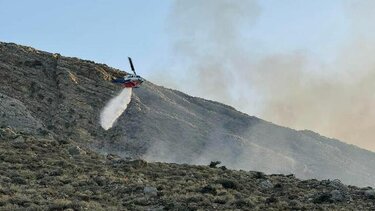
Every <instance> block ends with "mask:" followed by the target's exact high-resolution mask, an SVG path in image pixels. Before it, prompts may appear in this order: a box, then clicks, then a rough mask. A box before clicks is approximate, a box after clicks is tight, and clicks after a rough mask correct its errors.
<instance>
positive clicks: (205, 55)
mask: <svg viewBox="0 0 375 211" xmlns="http://www.w3.org/2000/svg"><path fill="white" fill-rule="evenodd" d="M373 2H375V1H371V0H367V1H366V0H362V1H360V0H329V1H328V0H282V1H281V0H236V1H230V0H189V1H188V0H173V1H172V0H163V1H162V0H159V1H156V0H137V1H134V0H121V1H120V0H116V1H115V0H106V1H104V0H101V1H100V0H80V1H74V0H65V1H47V0H34V1H21V0H8V1H5V0H0V40H1V41H5V42H15V43H18V44H23V45H29V46H32V47H35V48H38V49H42V50H45V51H49V52H57V53H61V54H62V55H66V56H74V57H80V58H83V59H90V60H94V61H96V62H100V63H106V64H108V65H110V66H113V67H117V68H120V69H124V70H128V69H129V68H128V63H127V60H126V57H127V56H132V57H133V60H134V62H135V66H136V69H137V72H138V73H139V74H141V75H143V76H144V77H145V78H146V79H149V80H151V81H153V82H155V83H157V84H160V85H165V86H167V87H172V88H176V89H179V90H182V91H184V92H187V93H189V94H192V95H195V96H200V97H204V98H209V99H213V100H218V101H220V102H223V103H226V104H229V105H232V106H234V107H235V108H237V109H239V110H241V111H243V112H246V113H248V114H250V115H256V116H260V117H261V118H264V119H266V120H269V121H272V122H275V123H278V124H281V125H285V126H289V127H293V128H296V129H305V128H306V129H311V130H314V131H317V132H319V133H321V134H323V135H326V136H329V137H336V138H339V139H341V140H343V141H345V142H348V143H353V144H356V145H358V146H361V147H364V148H367V149H370V150H373V151H375V141H373V137H374V135H375V132H373V131H375V130H374V129H375V121H374V119H375V111H373V109H372V108H373V107H374V106H375V96H374V94H372V90H373V88H375V87H374V85H372V84H375V83H373V82H375V80H372V79H373V78H374V79H375V75H374V74H373V73H374V71H373V70H374V69H375V68H373V67H375V62H372V57H371V55H374V54H373V53H375V38H374V36H375V25H374V24H373V23H372V21H373V20H374V18H375V17H374V15H373V14H375V3H373ZM373 75H374V76H373ZM228 79H229V80H228Z"/></svg>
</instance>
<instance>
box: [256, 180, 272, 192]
mask: <svg viewBox="0 0 375 211" xmlns="http://www.w3.org/2000/svg"><path fill="white" fill-rule="evenodd" d="M259 187H260V188H261V189H263V190H267V189H271V188H273V184H272V182H271V181H269V180H263V181H262V182H260V183H259Z"/></svg>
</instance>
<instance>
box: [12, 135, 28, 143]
mask: <svg viewBox="0 0 375 211" xmlns="http://www.w3.org/2000/svg"><path fill="white" fill-rule="evenodd" d="M12 143H14V144H23V143H25V139H24V138H23V136H18V137H17V138H15V139H13V140H12Z"/></svg>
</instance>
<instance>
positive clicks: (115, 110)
mask: <svg viewBox="0 0 375 211" xmlns="http://www.w3.org/2000/svg"><path fill="white" fill-rule="evenodd" d="M131 96H132V89H131V88H129V89H123V90H122V91H121V92H120V94H119V95H117V96H116V97H114V98H112V99H111V100H110V101H109V102H108V103H107V105H106V106H105V107H104V108H103V110H102V112H101V113H100V125H101V126H102V128H104V130H108V129H110V128H111V127H112V126H113V124H114V123H115V122H116V120H117V118H119V117H120V116H121V114H122V113H123V112H124V111H125V110H126V108H127V107H128V104H129V103H130V100H131Z"/></svg>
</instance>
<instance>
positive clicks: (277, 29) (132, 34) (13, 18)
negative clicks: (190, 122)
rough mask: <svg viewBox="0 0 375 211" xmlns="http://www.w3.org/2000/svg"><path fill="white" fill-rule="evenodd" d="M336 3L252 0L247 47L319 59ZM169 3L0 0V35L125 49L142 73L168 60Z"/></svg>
mask: <svg viewBox="0 0 375 211" xmlns="http://www.w3.org/2000/svg"><path fill="white" fill-rule="evenodd" d="M341 2H342V1H340V0H330V1H325V0H311V1H299V0H283V1H279V0H262V1H259V4H260V6H261V10H262V13H261V15H260V17H259V19H258V21H257V23H256V25H255V27H252V28H251V29H248V31H247V33H248V36H250V37H251V38H252V39H253V40H255V41H257V43H258V44H257V45H256V46H254V48H259V49H258V51H259V52H260V53H264V52H265V51H266V52H267V51H270V52H285V51H293V50H299V49H309V50H310V51H311V52H313V53H315V54H317V55H324V56H321V58H322V59H325V58H326V57H327V56H328V57H329V56H330V55H331V54H332V51H334V50H335V45H337V43H339V42H341V41H342V39H343V38H344V37H345V36H346V27H347V22H346V20H345V18H344V15H343V11H342V5H341ZM173 3H174V1H172V0H163V1H152V0H137V1H133V0H121V1H120V0H109V1H104V0H80V1H74V0H65V1H57V2H56V1H48V0H35V1H22V0H0V26H1V27H0V39H1V41H5V42H15V43H19V44H24V45H30V46H33V47H35V48H39V49H43V50H46V51H51V52H59V53H61V54H63V55H68V56H76V57H80V58H85V59H91V60H94V61H97V62H103V63H106V64H108V65H110V66H114V67H118V68H125V69H127V68H128V64H127V60H126V57H127V56H128V55H130V56H132V57H134V60H135V61H137V62H136V65H137V67H138V69H139V71H140V72H142V73H143V74H144V75H146V76H147V74H149V72H152V71H153V65H159V62H162V63H168V59H167V58H168V55H170V51H169V49H170V48H171V43H170V42H169V41H168V39H169V35H168V31H169V30H170V29H169V28H168V27H169V25H168V24H169V22H168V21H169V19H168V18H169V17H170V12H171V11H170V10H171V7H172V5H173ZM197 4H199V2H197ZM327 20H328V21H327ZM307 35H308V36H307Z"/></svg>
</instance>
